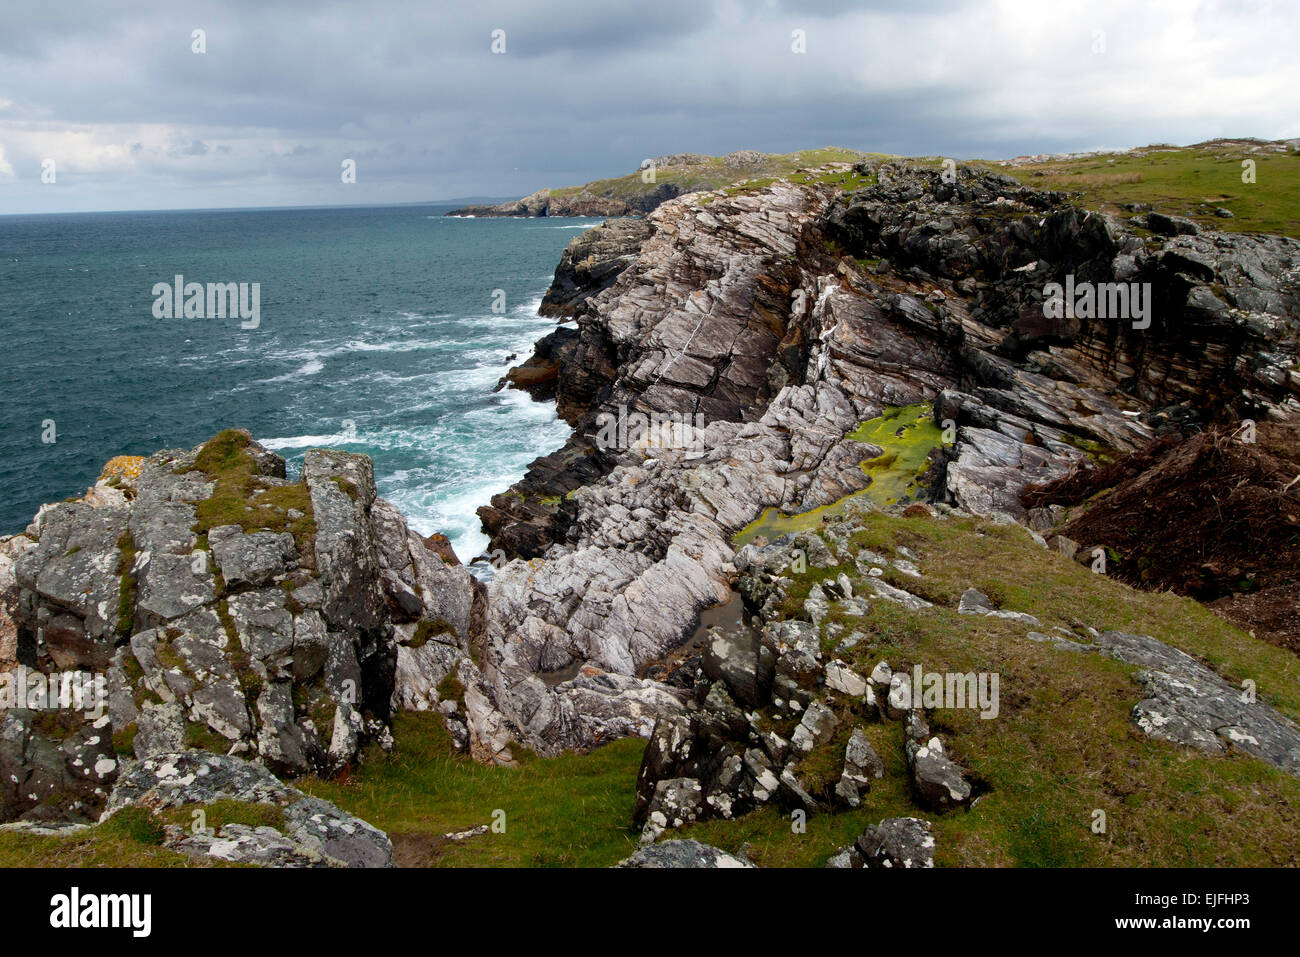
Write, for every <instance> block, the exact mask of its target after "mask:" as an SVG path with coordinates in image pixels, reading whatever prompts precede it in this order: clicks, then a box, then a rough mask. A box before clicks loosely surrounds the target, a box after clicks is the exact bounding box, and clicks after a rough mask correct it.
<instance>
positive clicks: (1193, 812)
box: [688, 514, 1300, 866]
mask: <svg viewBox="0 0 1300 957" xmlns="http://www.w3.org/2000/svg"><path fill="white" fill-rule="evenodd" d="M857 542H858V544H859V545H862V546H864V547H870V548H874V549H876V550H878V551H886V552H892V550H893V548H894V547H895V546H896V545H906V546H907V547H909V548H911V549H912V550H913V551H915V552H916V553H917V554H918V555H919V556H920V558H921V566H922V568H923V570H924V571H925V578H924V579H923V580H922V581H920V582H918V581H916V580H914V579H910V578H907V577H906V576H901V575H894V574H893V573H891V576H890V578H889V580H891V581H892V582H893V583H894V584H896V585H898V586H900V587H906V588H909V589H910V590H912V591H913V592H915V593H919V594H921V595H923V596H924V597H927V598H929V599H930V600H932V601H935V602H936V605H939V604H942V605H943V606H947V607H936V608H933V609H925V610H922V611H921V612H918V613H908V612H906V611H904V610H902V608H901V607H900V606H897V605H893V604H890V603H887V602H883V601H874V602H873V603H872V611H871V612H870V614H869V615H868V616H866V617H865V618H862V619H856V618H853V619H848V618H840V619H839V620H840V621H841V622H843V623H844V624H845V626H846V633H847V631H849V630H856V631H859V632H863V633H864V634H865V636H866V638H865V640H863V641H862V642H861V643H860V644H858V645H857V646H856V647H855V648H853V649H852V650H851V651H850V652H849V653H847V654H846V655H845V656H844V657H845V658H846V660H848V661H849V662H850V663H851V664H853V665H855V666H856V667H857V668H858V669H859V670H861V671H863V673H865V672H866V671H867V670H869V669H870V668H871V667H872V666H873V665H874V664H875V663H876V661H878V660H880V659H882V658H884V659H887V660H888V661H889V662H890V663H891V665H894V666H895V667H897V666H899V665H900V664H903V665H907V666H909V667H910V666H911V665H913V664H921V665H922V666H923V667H924V668H925V669H926V670H927V671H962V672H965V671H991V672H997V673H999V674H1000V675H1001V704H1002V710H1001V714H1000V715H999V717H998V718H996V719H994V720H989V721H984V720H981V719H980V718H979V717H978V716H977V715H976V714H975V713H974V712H972V711H947V712H935V713H934V714H933V715H932V717H931V727H932V728H933V729H934V730H935V731H936V732H938V733H940V734H942V736H943V737H944V740H945V746H947V747H948V750H949V752H950V753H951V754H953V755H955V756H956V757H957V759H958V760H959V761H960V762H961V763H962V764H963V765H964V766H965V767H967V768H968V769H969V770H970V771H972V772H973V773H974V775H975V776H976V777H977V778H978V779H979V780H981V781H983V782H985V783H986V784H987V786H989V787H990V789H991V790H990V791H989V793H987V794H986V795H985V796H984V797H983V799H982V800H981V801H980V802H979V803H978V805H977V806H976V808H975V809H974V810H973V811H971V812H969V813H960V812H959V813H957V814H950V815H944V816H935V815H922V816H925V817H927V818H930V819H932V820H935V821H936V834H937V837H938V863H939V864H941V865H977V866H978V865H1022V866H1070V865H1085V866H1104V865H1135V866H1158V865H1171V866H1193V865H1199V866H1204V865H1229V864H1231V865H1242V866H1249V865H1260V864H1273V865H1278V864H1285V863H1293V862H1294V861H1295V859H1296V857H1297V855H1298V854H1300V779H1297V778H1295V777H1293V776H1291V775H1288V774H1285V773H1283V772H1280V771H1276V770H1274V769H1272V768H1270V767H1268V766H1267V765H1265V764H1263V763H1262V762H1259V761H1255V760H1252V759H1249V758H1245V757H1237V756H1234V757H1229V758H1226V759H1221V758H1211V757H1203V756H1201V755H1199V754H1197V753H1195V752H1190V751H1187V750H1185V749H1181V748H1177V747H1174V746H1172V745H1168V744H1163V743H1160V742H1155V741H1151V740H1149V739H1147V738H1146V737H1145V736H1143V735H1142V734H1141V733H1140V732H1138V731H1137V730H1136V729H1135V728H1134V727H1133V726H1132V724H1131V722H1130V719H1129V714H1130V711H1131V709H1132V706H1133V704H1134V703H1136V701H1137V700H1138V699H1139V698H1140V697H1141V692H1140V688H1139V686H1138V685H1137V684H1135V683H1134V682H1133V680H1132V679H1131V678H1130V677H1129V673H1130V672H1132V671H1134V670H1136V669H1133V668H1131V667H1129V666H1126V665H1122V664H1120V663H1118V662H1115V661H1112V660H1110V659H1105V658H1101V657H1100V656H1093V655H1089V656H1078V655H1073V654H1070V653H1068V652H1062V651H1057V650H1055V649H1052V648H1049V647H1046V646H1044V645H1041V644H1038V643H1036V642H1033V641H1030V640H1028V639H1027V638H1025V637H1024V632H1025V631H1026V630H1027V629H1026V628H1025V627H1024V626H1023V625H1017V624H1015V623H1012V622H1007V621H1003V620H999V619H989V618H982V617H973V616H965V615H958V614H956V612H955V611H954V610H953V608H954V606H955V605H956V602H957V598H958V597H959V595H960V594H961V592H962V590H964V589H965V588H966V587H969V586H974V587H977V588H980V589H981V590H982V591H984V592H986V593H987V594H989V595H990V596H992V597H993V598H994V599H995V600H996V601H998V602H1000V603H1003V605H1004V607H1006V608H1009V609H1013V610H1022V611H1030V612H1032V613H1033V614H1035V615H1037V616H1039V617H1040V618H1041V619H1042V620H1043V622H1044V625H1046V626H1051V625H1053V624H1061V625H1064V626H1067V627H1068V626H1069V625H1070V623H1071V622H1072V621H1073V620H1074V619H1075V618H1076V616H1083V617H1084V618H1085V620H1086V623H1087V624H1092V625H1094V626H1095V627H1098V628H1102V629H1106V628H1119V629H1124V630H1129V631H1134V632H1141V633H1146V634H1151V635H1154V636H1155V637H1157V638H1160V639H1161V640H1163V641H1166V642H1168V643H1170V644H1171V645H1174V646H1175V647H1179V648H1182V649H1184V650H1186V651H1188V652H1189V653H1191V654H1193V655H1196V656H1197V657H1200V658H1202V659H1203V660H1205V661H1207V662H1209V663H1211V664H1213V665H1214V666H1215V667H1216V668H1218V669H1219V670H1220V671H1221V672H1222V673H1224V674H1226V675H1228V676H1229V677H1230V678H1232V679H1234V680H1240V679H1242V678H1247V677H1249V678H1254V679H1255V680H1256V682H1257V683H1258V686H1259V689H1260V695H1261V698H1262V699H1263V700H1265V701H1268V702H1269V703H1271V704H1273V705H1274V706H1275V707H1277V708H1278V709H1279V710H1281V711H1283V712H1284V713H1286V714H1288V715H1290V716H1292V717H1295V716H1297V715H1300V690H1298V689H1300V681H1298V680H1297V679H1300V661H1298V660H1297V659H1296V658H1295V657H1294V656H1293V655H1290V654H1288V653H1287V652H1284V651H1282V650H1280V649H1277V648H1274V647H1272V646H1269V645H1265V644H1264V643H1262V642H1258V641H1256V640H1254V639H1252V638H1250V637H1249V636H1248V635H1245V634H1244V633H1242V632H1240V631H1238V630H1236V629H1235V628H1233V627H1231V626H1230V625H1228V624H1226V623H1225V622H1223V621H1222V620H1220V619H1219V618H1217V617H1215V616H1214V615H1213V614H1212V613H1211V612H1209V611H1208V610H1206V609H1205V608H1203V607H1202V606H1200V605H1198V604H1196V603H1195V602H1193V601H1191V600H1189V599H1184V598H1179V597H1177V596H1174V595H1172V594H1150V593H1144V592H1138V591H1134V590H1133V589H1130V588H1129V587H1127V586H1125V585H1122V584H1120V583H1118V582H1113V581H1110V580H1107V579H1105V578H1103V577H1101V576H1097V575H1094V574H1093V573H1092V572H1091V571H1089V570H1088V569H1087V568H1085V567H1083V566H1081V565H1078V564H1076V563H1074V562H1071V561H1068V560H1067V559H1065V558H1064V557H1062V556H1059V555H1055V554H1049V553H1047V552H1045V551H1044V550H1043V549H1042V548H1040V547H1039V546H1037V545H1034V544H1032V542H1031V541H1030V540H1029V538H1028V536H1027V535H1026V534H1025V533H1024V532H1023V531H1022V530H1020V529H1018V528H1008V527H998V526H992V525H988V524H986V523H983V522H980V521H977V520H961V521H958V520H953V519H949V520H940V519H925V518H909V519H904V518H895V517H890V516H886V515H882V514H875V515H873V516H871V517H870V518H869V519H867V520H866V527H865V528H864V530H863V531H862V532H861V533H860V534H859V535H858V538H857ZM813 571H814V573H813V574H809V575H807V576H803V578H802V580H801V581H799V583H798V586H797V587H796V588H795V589H794V591H793V593H792V596H791V600H790V601H789V604H788V611H789V612H792V613H793V612H794V610H795V608H796V607H797V605H798V603H799V602H800V601H801V600H802V598H803V597H804V596H805V595H806V594H807V590H808V588H809V587H810V586H811V584H812V583H813V582H814V581H816V580H818V579H820V578H822V577H825V576H833V575H835V574H837V573H838V572H840V571H844V572H846V573H848V574H849V576H850V577H851V578H856V577H857V573H856V570H855V569H854V568H853V566H852V565H851V564H850V565H846V566H843V567H841V568H836V569H829V570H813ZM831 620H836V619H835V617H834V616H832V619H831ZM831 646H832V643H827V646H826V647H827V650H828V651H829V650H830V648H831ZM863 727H864V728H865V729H866V732H867V734H868V736H869V737H870V738H872V740H873V743H874V744H875V745H876V747H877V750H878V751H879V753H880V754H881V756H882V757H883V758H884V759H885V761H886V764H887V766H888V772H887V775H886V778H885V779H884V780H883V781H881V782H879V783H878V784H876V785H875V786H873V788H872V791H871V792H870V794H868V795H866V796H865V797H864V807H863V808H862V809H860V810H857V811H853V812H850V813H845V814H837V815H833V816H820V817H814V818H813V819H811V820H810V822H809V829H808V834H807V835H803V836H798V835H792V834H790V833H789V829H788V824H787V822H786V821H785V819H783V818H782V817H781V816H780V815H779V814H778V813H777V812H776V811H775V810H774V809H766V810H763V811H760V812H758V813H756V814H753V815H750V816H749V817H748V818H746V819H744V820H742V821H738V822H721V821H720V822H710V823H705V824H700V825H695V826H694V827H692V828H689V829H688V831H689V833H690V836H692V837H696V838H698V839H700V840H703V841H708V842H712V843H716V844H718V845H720V846H722V847H726V848H731V849H734V848H736V847H738V846H739V844H740V843H741V842H743V841H749V842H751V844H752V847H751V856H752V857H753V858H754V859H755V860H756V861H757V862H758V863H760V864H768V865H804V866H815V865H820V864H821V863H823V862H824V861H825V859H826V857H827V856H829V855H830V854H831V853H832V851H833V850H834V849H835V847H837V846H839V845H842V844H845V843H848V842H849V841H850V840H852V838H853V837H855V836H856V835H857V833H860V831H861V829H862V827H863V826H864V825H865V824H867V823H874V822H876V821H878V820H880V819H881V818H884V817H889V816H894V815H901V814H916V813H917V812H916V809H915V808H914V806H913V805H912V804H911V802H910V800H909V798H908V796H907V789H906V783H905V778H904V776H903V767H902V757H901V731H900V726H899V725H898V724H897V723H889V724H877V723H865V724H864V725H863ZM778 730H785V728H783V727H778ZM848 730H849V728H848V726H845V727H844V728H843V729H842V731H841V733H840V734H839V735H837V737H836V739H835V741H834V742H833V744H832V745H829V746H825V747H823V748H821V749H818V750H817V751H814V752H813V754H812V755H811V756H810V758H809V760H808V762H807V764H808V767H807V770H808V771H809V772H811V776H812V777H813V778H814V779H815V778H816V776H817V774H818V772H819V771H823V768H822V766H826V770H829V768H831V767H834V766H835V765H836V764H837V762H838V761H839V759H840V756H841V755H842V748H843V739H845V738H847V733H848ZM834 773H835V774H837V773H838V767H834ZM1096 808H1100V809H1102V810H1105V811H1106V813H1107V816H1108V818H1109V821H1108V824H1109V827H1108V833H1107V834H1105V835H1095V834H1093V833H1092V832H1091V830H1090V828H1089V825H1090V823H1091V820H1092V817H1091V815H1092V811H1093V809H1096Z"/></svg>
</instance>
